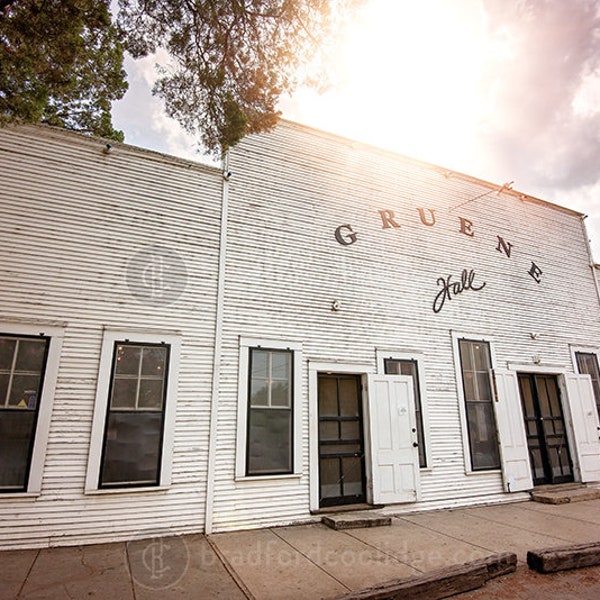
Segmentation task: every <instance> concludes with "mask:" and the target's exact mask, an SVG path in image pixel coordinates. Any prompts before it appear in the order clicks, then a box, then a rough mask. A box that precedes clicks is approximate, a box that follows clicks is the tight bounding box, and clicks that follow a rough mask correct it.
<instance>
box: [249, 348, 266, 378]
mask: <svg viewBox="0 0 600 600" xmlns="http://www.w3.org/2000/svg"><path fill="white" fill-rule="evenodd" d="M268 357H269V355H268V353H267V352H264V351H262V350H252V357H251V361H252V378H253V379H258V378H262V379H267V377H268V376H269V375H268V372H267V362H268Z"/></svg>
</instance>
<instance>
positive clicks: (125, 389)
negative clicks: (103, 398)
mask: <svg viewBox="0 0 600 600" xmlns="http://www.w3.org/2000/svg"><path fill="white" fill-rule="evenodd" d="M137 384H138V382H137V379H132V378H127V379H123V378H119V379H115V381H114V382H113V393H112V400H111V403H110V407H111V408H135V400H136V394H137Z"/></svg>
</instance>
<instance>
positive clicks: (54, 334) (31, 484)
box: [0, 322, 65, 499]
mask: <svg viewBox="0 0 600 600" xmlns="http://www.w3.org/2000/svg"><path fill="white" fill-rule="evenodd" d="M0 332H2V333H8V334H11V335H32V336H41V335H43V336H46V337H49V338H50V341H49V345H48V357H47V359H46V370H45V373H44V382H43V387H42V396H41V398H40V408H39V412H38V418H37V426H36V430H35V439H34V442H33V453H32V455H31V464H30V467H29V479H28V481H27V491H26V492H15V493H12V492H7V493H3V494H1V495H0V498H13V499H14V498H15V497H21V498H22V497H29V496H39V494H40V492H41V490H42V478H43V474H44V462H45V460H46V448H47V446H48V436H49V432H50V420H51V417H52V406H53V404H54V395H55V393H56V380H57V378H58V368H59V364H60V354H61V350H62V345H63V340H64V336H65V327H64V326H62V327H57V326H56V325H55V324H53V325H50V326H46V325H44V324H43V323H41V322H40V323H39V324H35V325H30V324H24V323H23V324H19V323H13V322H10V323H5V322H2V323H0Z"/></svg>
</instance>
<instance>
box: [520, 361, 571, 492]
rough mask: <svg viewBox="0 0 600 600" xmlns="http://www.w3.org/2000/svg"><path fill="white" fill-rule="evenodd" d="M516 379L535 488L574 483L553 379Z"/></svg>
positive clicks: (523, 375)
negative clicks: (548, 484)
mask: <svg viewBox="0 0 600 600" xmlns="http://www.w3.org/2000/svg"><path fill="white" fill-rule="evenodd" d="M518 377H519V391H520V394H521V402H522V404H523V414H524V417H525V429H526V431H527V446H528V448H529V459H530V461H531V468H532V470H533V483H534V485H541V484H546V483H564V482H567V481H573V469H572V465H571V456H570V454H569V445H568V442H567V434H566V431H565V421H564V418H563V412H562V406H561V403H560V391H559V388H558V382H557V381H556V376H555V375H536V374H532V373H519V374H518Z"/></svg>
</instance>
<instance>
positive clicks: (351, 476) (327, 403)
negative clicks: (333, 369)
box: [319, 374, 366, 507]
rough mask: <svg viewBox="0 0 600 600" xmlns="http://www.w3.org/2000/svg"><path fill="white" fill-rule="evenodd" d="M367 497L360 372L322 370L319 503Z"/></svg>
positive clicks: (320, 382) (338, 502) (338, 503)
mask: <svg viewBox="0 0 600 600" xmlns="http://www.w3.org/2000/svg"><path fill="white" fill-rule="evenodd" d="M365 499H366V496H365V465H364V440H363V419H362V398H361V381H360V376H359V375H329V374H319V505H320V506H323V507H325V506H338V505H342V504H354V503H360V502H364V501H365Z"/></svg>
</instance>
